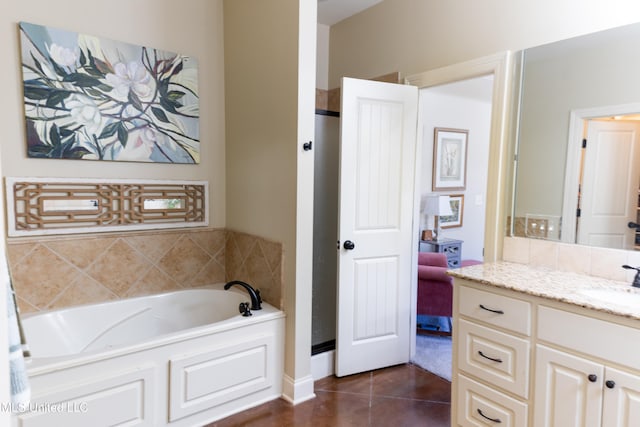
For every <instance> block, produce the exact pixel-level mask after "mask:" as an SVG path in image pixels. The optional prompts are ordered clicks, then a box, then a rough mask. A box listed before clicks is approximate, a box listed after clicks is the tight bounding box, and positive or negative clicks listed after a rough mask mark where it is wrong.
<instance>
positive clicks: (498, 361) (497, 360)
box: [478, 350, 502, 363]
mask: <svg viewBox="0 0 640 427" xmlns="http://www.w3.org/2000/svg"><path fill="white" fill-rule="evenodd" d="M478 354H479V355H480V356H482V357H484V358H485V359H488V360H491V361H492V362H497V363H502V360H501V359H496V358H494V357H489V356H487V355H486V354H484V353H483V352H482V351H480V350H478Z"/></svg>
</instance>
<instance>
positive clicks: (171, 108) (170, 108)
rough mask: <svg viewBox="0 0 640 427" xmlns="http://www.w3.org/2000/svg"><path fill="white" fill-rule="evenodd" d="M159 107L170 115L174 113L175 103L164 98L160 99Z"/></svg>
mask: <svg viewBox="0 0 640 427" xmlns="http://www.w3.org/2000/svg"><path fill="white" fill-rule="evenodd" d="M160 105H162V108H164V109H165V110H167V111H169V112H170V113H176V112H177V111H176V107H175V103H174V102H172V101H171V100H170V99H167V98H165V97H162V98H160Z"/></svg>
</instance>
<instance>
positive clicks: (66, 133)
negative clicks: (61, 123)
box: [58, 127, 75, 138]
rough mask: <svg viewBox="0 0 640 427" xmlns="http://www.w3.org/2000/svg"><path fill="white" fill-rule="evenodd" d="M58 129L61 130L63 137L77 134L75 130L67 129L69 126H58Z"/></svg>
mask: <svg viewBox="0 0 640 427" xmlns="http://www.w3.org/2000/svg"><path fill="white" fill-rule="evenodd" d="M58 131H59V132H60V136H61V137H63V138H67V137H70V136H71V135H75V132H74V131H72V130H71V129H67V128H64V127H62V128H58Z"/></svg>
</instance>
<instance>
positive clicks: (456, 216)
mask: <svg viewBox="0 0 640 427" xmlns="http://www.w3.org/2000/svg"><path fill="white" fill-rule="evenodd" d="M449 203H450V204H451V212H452V214H451V215H442V216H439V217H438V220H439V221H440V227H441V228H455V227H462V213H463V211H464V194H452V195H450V196H449Z"/></svg>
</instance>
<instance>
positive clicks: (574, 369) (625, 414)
mask: <svg viewBox="0 0 640 427" xmlns="http://www.w3.org/2000/svg"><path fill="white" fill-rule="evenodd" d="M535 370H536V379H535V390H536V396H535V400H534V407H535V414H534V426H536V427H538V426H539V427H546V426H584V427H599V426H603V427H609V426H611V427H614V426H615V427H621V426H629V427H631V426H640V378H638V376H636V375H633V374H631V373H629V372H624V371H621V370H618V369H615V368H612V367H609V366H606V365H603V364H601V363H597V362H594V361H592V360H589V359H587V358H583V357H579V356H575V355H572V354H570V353H567V352H563V351H558V350H555V349H552V348H549V347H546V346H543V345H538V347H537V355H536V367H535Z"/></svg>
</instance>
